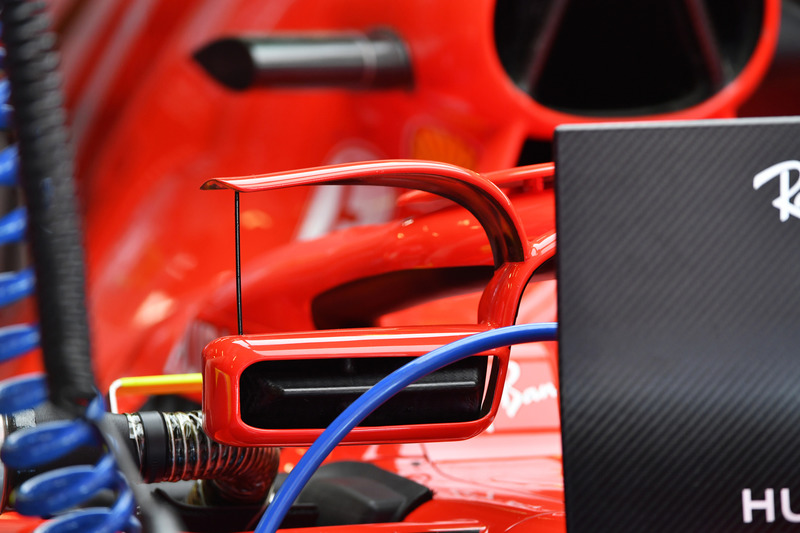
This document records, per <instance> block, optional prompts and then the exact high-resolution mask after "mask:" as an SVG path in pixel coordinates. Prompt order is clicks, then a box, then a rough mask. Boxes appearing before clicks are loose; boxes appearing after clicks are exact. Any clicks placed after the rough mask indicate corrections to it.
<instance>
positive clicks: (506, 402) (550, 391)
mask: <svg viewBox="0 0 800 533" xmlns="http://www.w3.org/2000/svg"><path fill="white" fill-rule="evenodd" d="M521 375H522V369H521V368H520V366H519V363H517V362H516V361H509V362H508V374H507V375H506V386H505V388H504V389H503V398H502V400H501V401H500V407H502V408H503V409H504V410H505V412H506V415H508V417H509V418H514V417H515V416H517V412H519V409H520V407H522V406H523V405H530V404H532V403H539V402H541V401H544V400H547V399H549V398H558V390H557V389H556V386H555V384H554V383H553V382H547V383H542V384H541V385H539V386H534V387H526V388H525V390H519V389H517V388H516V387H514V385H515V384H516V383H517V381H518V380H519V378H520V377H521Z"/></svg>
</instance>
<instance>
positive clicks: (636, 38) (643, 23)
mask: <svg viewBox="0 0 800 533" xmlns="http://www.w3.org/2000/svg"><path fill="white" fill-rule="evenodd" d="M763 11H764V2H763V0H692V1H685V0H668V1H659V2H642V1H641V0H608V1H603V2H597V1H594V0H569V1H567V0H540V1H534V2H530V1H523V0H498V2H497V6H496V12H495V42H496V46H497V53H498V56H499V58H500V61H501V63H502V64H503V67H504V68H505V69H506V72H507V73H508V75H509V77H510V78H511V79H512V80H513V81H514V83H515V84H517V85H518V86H519V87H520V88H521V89H522V90H523V91H525V92H526V93H528V94H529V95H530V96H531V97H532V98H533V99H534V100H536V101H537V102H538V103H540V104H542V105H544V106H547V107H550V108H553V109H557V110H559V111H564V112H568V113H574V114H579V115H602V116H635V115H645V114H656V113H664V112H669V111H676V110H680V109H684V108H687V107H690V106H693V105H696V104H698V103H700V102H702V101H704V100H705V99H708V98H710V97H711V96H713V95H714V94H715V93H717V92H718V91H719V90H720V89H721V88H722V87H723V86H725V85H726V84H727V83H728V82H730V81H731V80H732V79H734V78H735V77H736V76H737V75H738V74H739V73H740V72H741V70H742V68H744V66H745V65H746V63H747V61H748V60H749V58H750V56H751V55H752V53H753V51H754V49H755V46H756V43H757V41H758V37H759V35H760V32H761V25H762V20H763Z"/></svg>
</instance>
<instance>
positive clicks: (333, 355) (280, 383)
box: [203, 325, 509, 446]
mask: <svg viewBox="0 0 800 533" xmlns="http://www.w3.org/2000/svg"><path fill="white" fill-rule="evenodd" d="M486 329H488V328H485V327H481V326H477V325H476V326H449V327H448V326H445V327H408V328H367V329H348V330H328V331H312V332H303V333H280V334H267V335H244V336H238V335H237V336H230V337H222V338H220V339H217V340H215V341H213V342H211V343H210V344H209V345H208V346H207V347H206V348H205V350H204V351H203V374H204V379H203V411H204V413H205V430H206V431H207V432H208V434H209V435H210V436H211V437H212V438H213V439H214V440H217V441H219V442H223V443H226V444H232V445H238V446H254V445H264V446H267V445H269V446H309V445H311V444H312V443H313V442H314V441H315V440H316V438H317V437H318V436H319V435H320V434H321V433H322V431H323V430H324V429H325V427H327V425H328V424H329V423H330V422H332V421H333V420H334V418H335V417H336V416H338V415H339V413H341V411H342V410H344V409H345V408H346V407H347V406H348V405H349V404H350V403H352V402H353V401H354V400H355V399H356V398H357V397H358V396H359V395H361V394H362V393H364V392H366V390H367V389H368V388H369V387H371V386H372V385H374V384H375V383H377V382H378V381H380V380H381V379H382V378H383V377H385V376H386V375H388V374H390V373H391V372H392V371H394V370H396V369H397V368H399V367H400V366H402V365H403V364H404V363H406V362H408V361H409V360H410V359H411V358H414V357H418V356H421V355H424V354H426V353H428V352H430V351H431V350H434V349H436V348H438V347H439V346H442V345H444V344H447V343H450V342H452V341H455V340H458V339H461V338H464V337H466V336H469V335H472V334H475V333H478V332H481V331H485V330H486ZM508 355H509V349H508V348H502V349H497V350H490V351H487V352H483V353H481V354H476V355H475V356H471V357H469V358H467V359H464V360H462V361H459V362H457V363H454V364H452V365H449V366H447V367H445V368H443V369H441V370H439V371H437V372H434V373H432V374H430V375H429V376H427V377H426V378H424V379H422V380H420V381H419V382H417V383H416V384H414V385H411V386H410V387H408V388H407V389H405V390H404V391H402V392H400V393H399V394H398V395H397V396H395V397H394V398H392V399H391V400H389V401H388V402H386V403H385V404H384V405H382V406H381V407H380V408H378V409H377V410H376V411H375V412H373V413H372V415H370V417H368V418H367V419H366V420H365V422H364V424H363V425H361V426H359V427H357V428H355V429H354V430H353V431H351V432H350V434H349V435H348V436H347V437H345V439H344V442H351V443H353V442H356V443H361V444H367V443H370V444H377V443H395V442H421V441H441V440H459V439H467V438H470V437H473V436H475V435H477V434H478V433H480V432H481V431H483V430H484V429H486V427H488V426H489V424H491V422H492V420H494V417H495V415H496V413H497V409H498V407H499V405H500V398H501V395H502V386H500V387H498V386H497V385H498V383H503V382H504V380H505V371H506V368H507V366H508Z"/></svg>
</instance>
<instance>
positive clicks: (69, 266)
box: [0, 0, 97, 414]
mask: <svg viewBox="0 0 800 533" xmlns="http://www.w3.org/2000/svg"><path fill="white" fill-rule="evenodd" d="M0 20H2V24H3V34H2V38H3V41H4V43H5V48H6V60H5V61H6V69H7V71H8V76H9V82H10V85H11V103H12V104H13V106H14V123H15V129H16V132H17V136H18V145H19V154H20V156H19V157H20V166H21V183H22V187H23V193H24V196H25V202H26V203H27V208H28V217H29V237H28V238H29V240H30V243H31V253H32V256H33V263H34V268H35V271H36V280H37V295H38V297H37V301H38V306H39V317H40V329H41V344H42V352H43V357H44V365H45V369H46V371H47V376H48V378H47V379H48V385H49V388H50V398H51V401H52V402H53V403H54V404H56V405H57V406H59V407H62V408H64V409H67V410H68V411H70V412H72V413H74V414H82V413H83V410H84V409H85V407H86V406H87V405H88V402H89V401H90V400H91V399H92V398H93V397H95V396H96V394H97V392H96V390H95V384H94V375H93V373H92V367H91V359H90V352H89V326H88V319H87V313H86V302H85V273H84V259H83V243H82V241H81V231H80V222H79V218H78V213H77V206H76V200H75V184H74V179H73V157H72V151H71V148H70V145H69V139H68V136H67V129H66V126H65V113H64V110H63V96H62V93H61V78H60V75H59V73H58V70H57V69H58V55H57V54H56V52H55V49H54V48H55V36H54V35H53V34H52V33H50V32H49V31H48V27H49V20H48V18H47V16H46V14H45V13H44V4H43V3H42V2H28V1H25V0H4V1H3V3H2V15H0Z"/></svg>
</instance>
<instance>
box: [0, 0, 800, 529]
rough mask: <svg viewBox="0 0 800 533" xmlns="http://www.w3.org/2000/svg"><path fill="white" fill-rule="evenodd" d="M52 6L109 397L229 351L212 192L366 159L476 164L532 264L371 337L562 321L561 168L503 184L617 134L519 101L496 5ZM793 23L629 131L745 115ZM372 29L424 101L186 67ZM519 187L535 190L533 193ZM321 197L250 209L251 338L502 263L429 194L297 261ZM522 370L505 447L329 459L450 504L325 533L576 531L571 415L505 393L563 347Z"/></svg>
mask: <svg viewBox="0 0 800 533" xmlns="http://www.w3.org/2000/svg"><path fill="white" fill-rule="evenodd" d="M52 3H53V4H54V5H55V6H56V7H57V10H56V17H57V26H58V28H59V30H60V32H61V43H62V51H63V57H64V72H65V79H66V89H67V103H68V105H69V108H70V113H71V115H72V116H73V117H74V119H73V126H74V135H73V137H74V139H75V144H76V151H77V155H78V162H79V169H78V177H79V179H80V189H81V190H80V192H81V199H82V204H83V213H84V221H85V227H86V229H87V246H88V259H89V273H90V279H89V284H90V285H89V290H90V303H91V305H92V308H93V317H92V321H93V326H94V337H95V339H94V349H95V359H96V362H97V363H96V365H95V368H96V370H97V373H98V376H99V379H100V387H101V388H105V387H107V386H108V384H109V383H110V382H111V381H112V380H113V379H116V378H118V377H121V376H125V375H143V374H154V373H160V372H161V371H163V370H164V368H165V366H167V364H168V362H170V361H178V363H179V364H178V365H177V366H178V367H179V368H178V369H177V370H184V371H185V370H195V369H196V368H193V367H191V365H199V346H197V345H198V344H199V345H200V346H202V344H204V343H205V342H204V341H203V339H205V340H209V339H207V338H206V336H205V335H204V334H195V332H196V331H198V330H202V329H203V327H206V326H207V327H208V330H209V331H211V334H210V336H211V337H215V336H217V335H219V334H222V333H224V332H225V330H227V331H233V330H234V327H235V304H234V297H233V295H234V291H233V259H232V258H233V245H232V243H233V237H232V224H231V219H232V208H231V202H228V201H226V200H227V199H226V198H223V199H220V198H219V195H215V194H209V193H204V192H201V191H199V190H198V185H199V184H200V183H201V182H202V181H203V180H205V179H207V178H208V177H210V176H219V175H236V174H242V175H244V174H259V173H265V172H276V171H284V170H287V169H294V168H304V167H309V166H317V165H326V164H332V163H344V162H348V161H353V160H362V159H386V158H419V157H425V158H427V159H438V160H442V161H448V162H457V163H462V164H464V165H466V166H469V167H470V168H471V169H472V170H475V171H479V172H481V173H483V175H484V176H486V177H488V178H489V179H491V180H493V181H495V183H496V184H497V185H498V186H500V187H501V188H502V189H503V190H505V191H506V192H507V194H508V196H509V198H510V200H511V204H512V205H513V207H514V212H515V213H516V216H517V217H518V219H519V220H520V221H521V226H520V227H521V228H524V232H525V233H527V235H528V236H530V239H524V241H523V246H526V247H528V246H530V253H531V258H532V259H534V258H535V261H533V260H532V261H530V262H528V263H521V264H518V263H514V264H509V265H504V266H503V267H501V268H500V270H498V271H497V272H496V273H495V274H494V278H493V279H492V281H490V285H489V287H488V288H487V290H486V291H485V292H484V293H483V294H484V297H483V300H481V292H480V291H479V290H478V289H476V288H468V287H464V288H462V290H461V291H460V293H459V294H457V295H455V296H450V295H448V296H447V297H446V298H445V297H443V296H442V295H441V294H432V295H430V297H431V298H430V299H428V300H425V299H423V300H421V301H418V302H415V305H412V306H409V307H404V308H401V309H392V310H389V311H387V312H381V313H376V316H374V317H373V318H374V321H375V325H380V326H385V327H388V326H401V325H404V324H410V323H415V324H439V323H441V321H442V320H445V321H446V322H449V323H473V322H474V323H479V324H481V325H480V326H476V327H491V326H495V325H500V324H507V323H511V322H513V321H514V320H515V319H516V320H518V321H536V320H552V319H553V318H554V316H555V281H554V280H552V279H545V280H542V281H541V282H538V280H537V283H532V284H531V285H530V286H529V287H528V289H527V290H526V289H525V281H527V279H528V277H529V276H530V275H531V274H534V279H535V278H536V274H535V273H536V272H538V269H539V268H540V267H541V266H542V265H543V263H544V262H545V261H546V260H547V259H549V258H551V257H552V256H553V253H554V251H555V237H554V228H555V222H554V202H553V192H552V190H551V189H543V188H542V187H541V182H538V181H537V180H535V179H533V178H532V175H533V173H538V175H539V176H540V177H546V176H548V175H550V174H551V173H552V167H551V166H550V167H548V166H543V167H539V168H538V169H537V170H533V169H528V170H525V169H520V170H516V169H514V170H510V171H504V170H499V171H498V169H507V168H510V167H513V166H514V165H516V164H517V161H518V157H519V154H520V150H521V147H522V145H523V143H524V142H525V140H526V139H529V138H532V139H549V138H550V136H551V135H552V131H553V129H554V127H555V126H556V125H558V124H561V123H568V122H587V121H600V120H605V119H604V118H603V117H581V116H575V115H567V114H564V113H559V112H556V111H553V110H551V109H547V108H545V107H543V106H541V105H539V104H538V103H537V102H535V101H533V100H532V99H530V98H529V97H528V96H526V95H525V94H524V93H522V92H521V91H519V90H518V89H517V88H516V87H515V86H514V85H513V83H512V82H511V80H509V79H508V76H507V75H506V74H505V72H504V71H503V69H502V67H501V66H500V64H499V61H498V59H497V57H496V54H495V52H494V43H493V35H492V10H493V8H494V0H475V1H474V2H473V3H471V4H470V8H469V9H465V8H464V2H463V0H437V2H428V1H425V0H408V1H404V2H402V3H400V2H398V3H391V4H389V5H387V4H385V3H378V2H373V1H370V0H314V1H313V2H312V1H311V0H277V1H273V2H266V3H265V2H263V1H262V0H235V1H231V2H218V1H216V0H200V1H197V2H191V3H183V2H157V1H147V0H146V1H137V2H108V1H106V0H53V2H52ZM779 11H780V2H779V1H778V0H767V1H765V3H764V18H763V29H762V33H761V36H760V38H759V40H758V43H757V45H756V49H755V52H754V54H753V55H752V57H751V59H750V61H749V62H748V63H747V65H746V66H745V68H744V70H743V71H742V72H741V73H740V75H739V76H738V77H737V78H736V79H735V80H734V81H733V82H731V83H730V84H728V85H727V86H726V87H724V88H723V89H722V90H721V91H720V92H718V93H717V94H716V95H715V96H714V97H712V98H711V99H709V100H707V101H705V102H703V103H701V104H699V105H697V106H693V107H691V108H688V109H684V110H680V111H676V112H673V113H667V114H662V115H657V116H650V117H635V118H633V117H632V118H630V119H624V120H635V119H641V118H652V119H659V120H661V119H666V120H670V119H696V118H715V117H730V116H734V115H735V114H736V112H737V109H738V108H739V106H740V105H741V104H742V103H743V102H744V101H745V100H746V99H747V98H748V96H749V95H750V94H751V93H752V92H753V91H754V90H755V88H756V86H757V84H758V83H759V81H760V79H761V78H762V77H763V74H764V72H765V70H766V68H767V65H768V63H769V60H770V57H771V53H772V49H773V48H774V45H775V42H776V39H777V33H778V16H779ZM376 27H390V28H391V29H392V30H394V31H395V32H396V33H397V34H398V35H400V36H401V38H403V39H404V40H405V41H406V43H407V44H408V47H409V50H410V53H411V57H412V61H413V65H414V87H413V89H412V90H391V91H385V92H354V93H351V92H346V91H341V90H314V91H302V90H294V91H287V90H259V91H251V92H248V93H244V94H241V93H229V92H226V91H225V90H223V89H221V88H220V87H218V86H217V85H216V84H214V83H213V82H212V81H211V80H210V79H209V78H208V77H207V76H205V75H204V74H203V73H202V72H201V71H200V69H199V68H198V67H197V66H196V65H195V64H194V63H193V62H192V61H191V59H190V58H191V54H192V52H193V51H195V50H196V49H198V48H199V47H200V46H202V45H204V44H206V43H207V42H209V41H210V40H212V39H215V38H217V37H219V36H222V35H227V34H241V33H252V32H264V33H266V32H276V31H292V32H294V31H306V30H311V31H317V30H325V31H327V30H341V29H344V30H356V31H369V30H371V29H373V28H376ZM792 94H793V93H792ZM614 120H621V119H619V118H615V119H614ZM492 171H498V172H497V173H494V172H492ZM519 172H522V173H523V177H524V176H527V177H524V179H523V181H522V183H521V184H520V183H519V181H518V179H519V176H518V173H519ZM315 194H316V193H315V192H313V191H311V190H309V189H307V188H292V189H286V190H282V191H275V192H270V193H269V194H264V195H258V196H259V197H256V196H253V197H252V198H251V197H248V198H247V199H246V200H244V201H243V212H242V214H243V242H244V251H245V255H244V258H243V263H244V266H243V268H244V272H245V280H244V281H245V285H244V294H245V302H244V305H245V319H246V324H245V326H246V327H245V329H246V331H249V332H267V331H299V330H311V329H315V328H316V327H317V325H316V324H315V320H314V316H313V313H312V306H313V303H314V301H315V299H316V298H317V296H318V295H320V294H322V293H325V292H327V291H329V290H332V289H335V288H337V287H340V286H343V285H346V284H348V283H350V282H354V281H358V280H361V279H365V278H372V277H376V276H381V275H384V274H387V273H391V272H394V271H398V270H408V269H417V268H418V267H420V266H425V267H428V268H443V267H449V266H463V265H487V266H488V265H491V264H492V254H491V249H490V243H489V242H487V240H486V237H485V235H484V232H483V230H482V228H481V227H480V225H479V224H478V223H477V221H476V219H475V218H474V217H473V216H471V215H470V214H469V213H468V212H466V211H465V210H463V209H461V208H458V207H453V206H451V205H449V204H447V205H445V204H443V203H442V201H441V200H438V199H437V200H431V199H430V197H426V196H425V195H424V194H419V193H412V194H410V195H409V196H408V197H406V200H404V201H405V203H401V205H400V206H399V207H398V209H397V210H394V209H393V208H392V207H389V208H382V209H379V210H378V211H379V214H380V216H379V217H377V219H371V221H372V222H378V224H376V225H372V226H366V227H357V228H351V229H343V228H345V227H346V225H347V224H348V223H349V222H350V220H349V219H350V218H352V216H353V215H352V212H353V211H352V207H353V204H354V203H355V202H351V203H348V202H347V200H346V197H347V194H349V193H343V197H344V199H342V198H338V199H335V201H334V202H332V203H333V206H334V209H333V211H334V214H333V215H332V217H331V221H330V222H329V223H328V224H327V225H326V226H325V228H324V230H325V231H330V230H337V231H335V232H334V233H330V234H329V235H327V236H326V237H325V238H323V239H319V240H314V241H301V242H297V241H296V240H295V239H296V237H297V236H298V235H299V234H300V230H299V229H298V228H300V227H301V226H302V225H303V222H304V221H305V220H306V219H307V218H308V217H310V216H311V215H312V214H313V213H312V210H314V209H316V207H315V206H316V205H317V204H315V203H314V200H315V198H317V197H316V196H315ZM394 196H395V193H391V194H390V195H389V196H388V198H389V199H393V198H394ZM409 213H410V214H412V215H413V216H410V217H405V215H406V214H409ZM358 217H361V220H360V221H361V222H364V221H365V220H366V218H367V217H362V216H361V215H358V216H357V217H356V218H358ZM525 233H521V234H523V235H524V234H525ZM526 257H527V255H526ZM507 280H512V281H511V283H506V281H507ZM404 289H405V288H404V287H401V290H404ZM523 290H524V291H525V292H524V296H523ZM520 298H521V301H522V303H521V306H520V308H519V310H517V307H516V303H517V302H519V301H520ZM478 308H480V310H481V311H480V314H478V312H477V311H476V309H478ZM443 317H444V318H443ZM434 329H435V328H434ZM511 362H516V363H517V364H518V365H519V366H520V373H519V377H518V378H517V380H516V381H514V382H513V383H510V384H509V383H507V387H506V393H507V396H506V397H503V398H502V399H501V400H500V404H501V408H500V410H499V412H498V415H497V418H496V419H495V421H494V424H493V426H492V427H490V432H489V431H487V432H486V433H484V434H482V435H479V436H478V437H475V438H474V439H471V440H469V441H464V442H447V443H429V444H416V445H412V444H409V445H404V444H392V445H382V446H370V447H358V446H348V447H342V448H339V449H338V450H337V451H336V452H334V458H358V459H361V460H366V461H371V462H374V463H375V464H379V465H381V466H383V467H385V468H388V469H389V470H392V471H396V472H398V473H400V474H401V475H406V476H408V477H410V478H412V479H418V480H420V481H421V482H424V483H426V484H427V485H429V486H431V487H432V488H433V489H434V490H435V492H436V497H435V499H434V500H433V501H431V502H429V503H427V504H425V505H423V506H421V507H420V508H419V509H417V510H416V511H414V512H413V513H412V515H411V516H409V517H408V520H409V522H408V523H406V524H391V525H365V526H356V527H354V526H344V527H343V528H324V530H326V531H330V530H336V529H339V530H347V531H365V532H366V531H376V532H381V531H390V530H391V531H410V530H415V531H416V530H425V531H452V530H454V529H455V530H458V528H462V529H463V527H462V526H464V527H466V528H467V529H469V530H472V529H477V530H478V531H490V532H500V531H503V532H511V533H516V532H519V531H543V532H548V531H564V530H565V524H564V516H563V495H562V493H561V490H562V489H561V485H560V483H561V474H560V448H559V445H558V443H559V435H558V416H557V415H558V413H557V405H556V400H555V398H548V399H547V400H546V401H543V402H542V403H540V404H533V403H532V404H524V402H523V403H521V404H520V405H519V406H517V407H516V410H514V409H515V408H514V406H515V405H517V404H516V403H515V400H514V398H512V397H511V396H512V395H513V394H512V392H509V391H513V390H517V391H518V392H520V393H522V392H524V391H526V390H528V389H532V388H534V387H540V386H541V385H542V384H549V383H555V384H557V372H556V371H555V345H554V343H548V344H547V345H544V346H539V347H537V348H525V349H524V350H519V349H518V348H515V349H514V351H512V355H511ZM31 364H33V365H36V363H31ZM180 365H188V366H189V368H183V367H181V366H180ZM511 377H512V376H511V373H510V374H509V379H511ZM542 390H543V389H542ZM545 404H546V405H545ZM535 409H538V410H535ZM511 413H513V415H512V414H511ZM295 456H299V453H297V452H296V450H294V449H287V450H285V451H284V461H283V464H282V468H285V469H287V470H288V469H290V467H291V461H294V462H296V457H295ZM514 470H516V471H517V472H519V473H520V474H519V476H518V477H517V478H515V477H514V476H512V475H511V473H512V471H514ZM523 477H524V479H522V478H523ZM35 523H38V521H33V520H30V519H26V518H22V517H19V516H17V515H14V514H8V515H3V516H0V529H2V530H3V531H5V530H9V531H29V530H31V529H32V528H33V527H34V526H33V524H35ZM317 530H321V529H320V528H317Z"/></svg>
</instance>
